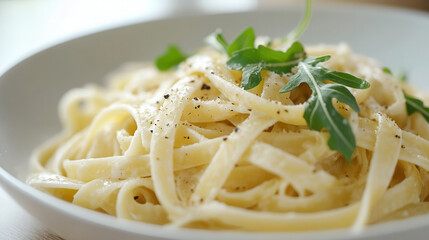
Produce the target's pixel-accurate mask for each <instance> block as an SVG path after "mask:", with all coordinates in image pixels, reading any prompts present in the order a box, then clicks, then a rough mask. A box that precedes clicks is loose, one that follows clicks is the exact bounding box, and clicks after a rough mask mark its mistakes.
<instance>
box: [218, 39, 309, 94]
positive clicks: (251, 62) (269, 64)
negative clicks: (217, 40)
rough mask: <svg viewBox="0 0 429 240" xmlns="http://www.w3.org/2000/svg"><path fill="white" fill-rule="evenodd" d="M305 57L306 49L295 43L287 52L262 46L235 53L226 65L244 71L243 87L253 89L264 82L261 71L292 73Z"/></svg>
mask: <svg viewBox="0 0 429 240" xmlns="http://www.w3.org/2000/svg"><path fill="white" fill-rule="evenodd" d="M303 57H304V47H303V46H302V44H301V43H299V42H295V43H293V44H292V46H291V47H290V48H289V49H288V50H287V51H286V52H282V51H275V50H272V49H270V48H267V47H264V46H262V45H260V46H258V48H245V49H242V50H239V51H235V52H234V53H233V56H232V58H231V59H229V61H228V62H227V63H226V66H227V67H228V68H229V69H233V70H242V71H243V77H242V80H241V87H243V88H244V89H246V90H247V89H251V88H254V87H256V86H258V85H259V83H260V82H261V81H262V77H261V71H262V70H268V71H272V72H275V73H277V74H285V73H289V72H291V70H292V68H293V67H295V66H297V65H298V63H299V61H300V60H301V59H302V58H303Z"/></svg>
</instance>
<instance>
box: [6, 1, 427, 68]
mask: <svg viewBox="0 0 429 240" xmlns="http://www.w3.org/2000/svg"><path fill="white" fill-rule="evenodd" d="M337 2H341V3H344V2H347V3H355V2H359V3H366V4H377V5H391V6H395V7H402V8H409V9H416V10H420V11H426V12H428V13H429V0H343V1H340V0H314V3H315V4H325V3H334V4H335V3H337ZM296 4H300V5H304V0H215V1H213V0H180V1H179V0H0V72H1V69H4V68H6V67H7V66H9V65H11V64H12V63H14V62H16V61H17V60H19V59H21V58H22V57H24V56H27V55H28V54H30V53H32V52H34V51H37V50H38V49H40V48H43V47H45V46H49V45H51V44H54V43H56V42H59V41H61V40H64V39H68V38H71V37H73V36H78V35H82V34H85V33H88V32H92V31H95V30H99V29H105V28H108V27H111V26H119V25H123V24H126V23H131V22H137V21H149V20H155V19H160V18H165V17H171V16H177V15H195V14H210V13H222V12H236V11H248V10H254V9H270V8H279V7H287V6H289V5H296Z"/></svg>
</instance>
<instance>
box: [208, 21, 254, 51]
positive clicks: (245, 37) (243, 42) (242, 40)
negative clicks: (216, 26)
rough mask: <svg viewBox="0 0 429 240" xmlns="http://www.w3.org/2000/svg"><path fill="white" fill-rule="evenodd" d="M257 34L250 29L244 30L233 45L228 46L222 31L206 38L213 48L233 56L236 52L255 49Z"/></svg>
mask: <svg viewBox="0 0 429 240" xmlns="http://www.w3.org/2000/svg"><path fill="white" fill-rule="evenodd" d="M255 38H256V36H255V32H254V31H253V28H251V27H248V28H246V29H244V31H243V32H241V33H240V34H239V35H238V36H237V37H236V38H235V39H234V41H232V43H231V44H229V45H228V43H227V41H226V40H225V38H224V37H223V35H222V32H221V30H216V31H215V32H214V33H212V34H211V35H209V36H208V37H207V38H206V42H207V43H208V44H209V45H211V46H212V47H213V48H215V49H216V50H218V51H220V52H225V53H226V54H228V56H230V57H231V56H232V54H233V53H234V52H235V51H239V50H242V49H245V48H254V47H255Z"/></svg>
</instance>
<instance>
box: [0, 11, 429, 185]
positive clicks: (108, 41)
mask: <svg viewBox="0 0 429 240" xmlns="http://www.w3.org/2000/svg"><path fill="white" fill-rule="evenodd" d="M301 16H302V10H301V9H300V10H299V11H296V10H294V9H288V10H281V11H269V12H268V11H257V12H248V13H238V14H227V15H213V16H194V17H183V18H178V19H170V20H162V21H155V22H149V23H138V24H134V25H130V26H125V27H120V28H116V29H112V30H106V31H102V32H99V33H95V34H91V35H87V36H83V37H80V38H77V39H74V40H70V41H67V42H64V43H61V44H59V45H56V46H53V47H51V48H48V49H45V50H43V51H41V52H39V53H37V54H35V55H32V56H31V57H29V58H27V59H25V60H23V61H22V62H20V63H19V64H17V65H15V66H14V67H12V68H10V69H9V70H8V71H7V72H5V73H4V74H3V75H2V76H1V77H0V167H2V168H3V169H4V170H6V171H7V172H8V173H9V174H11V175H13V176H14V177H16V178H18V179H20V180H23V179H25V176H26V174H27V173H28V172H27V169H28V163H29V155H30V153H31V151H32V149H34V147H36V146H37V145H39V144H40V143H42V142H43V141H45V140H46V139H48V138H49V137H51V136H52V135H53V134H55V133H56V132H59V131H60V129H61V127H60V123H59V120H58V117H57V104H58V101H59V99H60V97H61V96H62V95H63V94H64V93H65V92H66V91H67V90H69V89H71V88H74V87H80V86H83V85H85V84H86V83H90V82H99V83H100V82H102V80H103V78H104V76H105V75H106V74H107V73H109V72H111V71H112V70H114V69H115V68H117V67H119V66H120V65H122V64H123V63H124V62H129V61H151V60H152V59H153V58H154V57H155V56H156V55H157V54H159V53H161V52H162V51H163V50H164V49H165V47H166V46H167V44H170V43H177V44H178V45H180V46H182V47H183V48H184V49H185V51H187V52H192V51H193V50H195V49H197V48H199V47H200V46H203V44H204V43H203V39H204V37H205V36H207V35H209V34H210V33H211V32H213V31H214V30H215V29H216V28H222V29H223V31H224V33H225V35H226V36H227V38H228V39H231V38H232V37H235V36H236V34H237V33H238V32H239V31H241V30H242V29H244V28H245V27H247V26H253V27H254V28H255V31H256V33H257V34H258V35H268V36H272V37H276V36H282V35H284V34H286V33H287V32H288V31H290V30H292V29H293V28H294V26H295V25H296V23H297V22H298V21H299V19H300V17H301ZM427 29H429V16H428V14H424V13H418V12H412V11H404V10H398V9H385V8H380V7H373V8H368V7H364V6H355V5H341V6H329V7H320V8H318V9H316V10H315V12H314V15H313V21H312V22H311V24H310V26H309V28H308V29H307V31H306V32H305V34H304V36H303V37H302V42H304V43H305V44H319V43H329V44H336V43H340V42H346V43H348V44H349V45H350V46H351V47H352V49H353V50H354V51H355V52H358V53H361V54H363V55H367V56H370V57H373V58H376V59H378V60H379V61H380V62H382V63H383V64H384V65H385V66H389V67H390V68H392V69H397V70H398V69H399V70H400V69H404V70H406V71H407V73H408V76H409V78H410V81H411V82H412V83H414V84H417V85H418V86H419V87H421V88H424V89H426V90H429V84H428V83H426V82H425V79H427V78H428V77H427V76H428V75H429V70H428V67H427V66H428V60H427V58H426V56H429V48H428V47H427V44H428V43H429V31H427Z"/></svg>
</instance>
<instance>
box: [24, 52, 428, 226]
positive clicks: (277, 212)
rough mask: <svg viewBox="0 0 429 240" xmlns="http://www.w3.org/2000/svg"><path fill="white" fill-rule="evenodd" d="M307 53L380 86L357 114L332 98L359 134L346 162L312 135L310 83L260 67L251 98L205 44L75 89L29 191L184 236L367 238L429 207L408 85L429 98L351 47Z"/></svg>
mask: <svg viewBox="0 0 429 240" xmlns="http://www.w3.org/2000/svg"><path fill="white" fill-rule="evenodd" d="M275 47H277V48H280V49H281V48H282V47H284V46H281V45H278V46H275ZM306 50H307V54H309V55H311V56H322V55H327V54H328V55H331V56H332V58H331V59H330V60H329V61H328V62H326V63H324V66H325V67H326V68H329V69H334V70H339V71H344V72H348V73H351V74H353V75H355V76H358V77H360V78H363V79H365V80H367V81H368V82H369V83H370V84H371V87H370V88H369V89H365V90H356V89H350V91H351V92H352V94H353V96H354V97H355V98H356V100H357V102H358V104H359V107H360V110H361V111H360V113H356V112H354V111H352V110H351V109H350V108H349V107H348V106H346V105H344V104H342V103H339V102H336V103H334V105H335V107H336V108H337V109H338V111H340V113H341V114H342V115H343V116H344V117H346V118H347V119H348V121H349V122H350V125H351V126H352V129H353V132H354V134H355V137H356V144H357V148H356V150H355V152H354V154H353V156H352V160H351V162H350V163H347V162H346V161H345V160H344V157H343V156H342V155H341V154H339V153H338V152H336V151H333V150H331V149H330V148H329V147H328V144H327V139H328V137H329V134H328V132H327V131H320V132H318V131H312V130H309V129H308V127H307V125H306V122H305V120H304V118H303V114H304V105H303V102H305V100H306V99H307V98H308V96H309V89H308V88H306V87H305V86H300V87H298V88H296V89H295V90H293V91H291V92H288V93H283V94H278V92H279V89H280V88H281V87H282V86H284V84H285V83H286V82H287V81H289V79H290V75H278V74H276V73H273V72H268V71H264V72H262V78H263V81H262V83H261V84H259V85H258V86H257V87H256V88H253V89H251V90H244V89H242V88H240V87H239V85H240V81H241V73H240V72H239V71H235V70H229V69H227V68H226V66H225V62H226V61H227V58H226V56H225V55H222V54H220V53H218V52H216V51H214V50H213V49H209V48H205V49H202V50H200V51H199V52H198V53H197V54H196V55H194V56H192V57H190V58H188V59H187V60H185V61H184V62H182V63H181V64H180V65H179V67H178V69H177V70H174V71H168V72H159V71H158V70H156V69H155V68H154V67H153V66H152V65H151V64H131V65H127V66H125V67H123V68H122V69H121V70H120V71H117V72H115V73H114V74H112V75H110V76H109V81H108V86H107V87H105V88H102V87H99V86H96V85H88V86H86V87H83V88H79V89H73V90H71V91H69V92H68V93H67V94H66V95H65V96H64V97H63V99H62V100H61V102H60V107H59V109H60V112H59V114H60V119H61V121H62V123H63V126H64V129H63V131H62V132H61V133H60V134H58V135H57V136H55V137H53V138H52V139H51V140H49V141H48V142H46V143H45V144H43V145H42V146H40V147H39V148H37V149H36V150H35V151H34V154H33V156H32V160H31V161H32V167H33V173H32V174H31V175H30V176H29V178H28V183H29V184H30V185H32V186H34V187H36V188H39V189H42V190H44V191H46V192H48V193H50V194H52V195H54V196H56V197H58V198H61V199H63V200H66V201H69V202H72V203H73V204H76V205H79V206H82V207H85V208H89V209H93V210H95V211H99V212H103V213H106V214H110V215H114V216H117V217H119V218H125V219H131V220H136V221H142V222H147V223H152V224H160V225H168V226H173V227H186V228H202V229H228V230H245V231H305V230H320V229H335V228H351V229H355V230H360V229H362V228H363V227H365V226H366V225H369V224H375V223H379V222H385V221H390V220H395V219H401V218H404V216H407V217H411V216H414V215H419V214H425V213H428V212H429V204H428V201H427V200H428V195H429V172H428V171H429V142H428V140H429V125H428V124H427V122H426V121H425V119H424V118H423V117H422V116H421V115H420V114H418V113H415V114H412V115H411V116H408V115H407V110H406V107H405V99H404V96H403V93H402V91H403V89H404V90H405V91H406V92H407V93H408V94H410V95H413V96H417V97H419V98H420V99H424V100H425V102H426V103H429V98H428V95H426V94H424V93H421V92H419V91H418V90H415V89H413V88H411V87H410V86H407V85H403V84H400V83H398V82H395V81H394V79H393V77H392V76H391V75H389V74H387V73H385V72H383V71H382V69H381V68H380V66H379V64H378V63H377V62H375V61H374V60H371V59H369V58H367V57H364V56H360V55H357V54H355V53H353V52H352V50H351V49H350V48H349V47H348V46H347V45H345V44H340V45H337V46H328V45H319V46H308V47H307V48H306Z"/></svg>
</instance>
